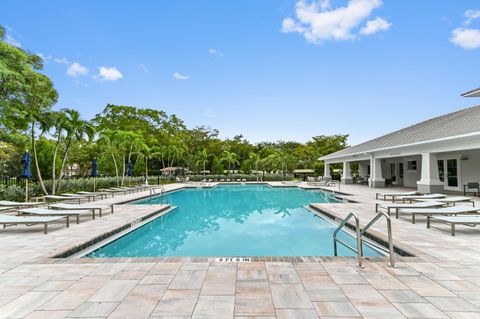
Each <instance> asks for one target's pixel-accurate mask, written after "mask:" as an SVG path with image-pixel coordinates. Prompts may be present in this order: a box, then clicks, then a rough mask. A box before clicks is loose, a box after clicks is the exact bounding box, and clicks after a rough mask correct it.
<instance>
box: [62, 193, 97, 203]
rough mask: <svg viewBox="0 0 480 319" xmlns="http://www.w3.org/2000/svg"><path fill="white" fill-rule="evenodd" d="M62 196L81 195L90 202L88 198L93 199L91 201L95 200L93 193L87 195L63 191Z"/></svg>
mask: <svg viewBox="0 0 480 319" xmlns="http://www.w3.org/2000/svg"><path fill="white" fill-rule="evenodd" d="M62 196H67V197H72V198H77V197H83V198H86V199H88V201H89V202H90V200H92V199H93V201H95V197H96V196H94V195H88V194H72V193H64V194H62Z"/></svg>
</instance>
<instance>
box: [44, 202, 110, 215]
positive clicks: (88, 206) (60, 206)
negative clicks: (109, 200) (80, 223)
mask: <svg viewBox="0 0 480 319" xmlns="http://www.w3.org/2000/svg"><path fill="white" fill-rule="evenodd" d="M109 207H110V211H111V213H112V214H113V205H110V206H108V205H95V204H82V205H74V204H65V203H59V204H52V205H49V208H53V209H64V210H98V213H99V215H100V217H102V210H103V209H108V208H109Z"/></svg>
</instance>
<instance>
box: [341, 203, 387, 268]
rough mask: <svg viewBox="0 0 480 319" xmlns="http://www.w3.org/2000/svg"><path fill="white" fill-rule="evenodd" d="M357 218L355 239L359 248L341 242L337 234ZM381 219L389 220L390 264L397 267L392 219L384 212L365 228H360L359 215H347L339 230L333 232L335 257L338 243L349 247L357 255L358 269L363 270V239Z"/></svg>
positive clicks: (352, 213)
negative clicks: (351, 220) (352, 219)
mask: <svg viewBox="0 0 480 319" xmlns="http://www.w3.org/2000/svg"><path fill="white" fill-rule="evenodd" d="M352 217H353V218H355V237H356V239H357V248H355V247H353V246H351V245H349V244H347V243H346V242H344V241H342V240H340V239H338V238H337V234H338V232H339V231H340V230H341V229H342V228H343V227H344V226H345V225H346V224H347V222H348V221H349V220H350V219H351V218H352ZM381 217H385V219H386V220H387V232H388V250H389V254H390V263H389V266H390V267H395V260H394V256H393V254H394V251H393V237H392V222H391V219H390V216H388V215H387V214H385V213H384V212H379V213H378V214H377V215H376V216H375V217H374V218H372V220H370V222H369V223H368V224H367V225H366V226H365V227H363V228H360V218H359V217H358V215H357V214H356V213H354V212H351V213H349V214H348V215H347V217H346V218H345V219H344V220H343V221H342V222H341V223H340V225H338V227H337V229H335V231H334V232H333V252H334V254H335V256H337V255H338V254H337V252H338V250H337V242H338V243H340V244H342V245H344V246H345V247H347V248H348V249H350V250H352V251H353V252H355V253H357V265H358V267H361V268H363V260H362V256H363V251H362V248H363V246H362V241H363V240H362V237H363V235H364V234H365V233H366V232H367V230H368V229H369V228H370V227H371V226H372V225H373V224H375V223H376V222H377V221H378V220H379V219H380V218H381Z"/></svg>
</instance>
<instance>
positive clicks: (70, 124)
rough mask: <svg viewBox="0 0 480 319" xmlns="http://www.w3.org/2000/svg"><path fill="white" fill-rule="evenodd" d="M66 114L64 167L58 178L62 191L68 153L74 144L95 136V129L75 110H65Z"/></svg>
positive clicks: (58, 187) (58, 185) (58, 184)
mask: <svg viewBox="0 0 480 319" xmlns="http://www.w3.org/2000/svg"><path fill="white" fill-rule="evenodd" d="M63 112H65V124H64V125H65V130H66V133H67V136H66V137H65V141H66V144H65V150H64V152H63V159H62V166H61V167H60V176H59V177H58V183H57V190H60V182H61V180H62V176H63V172H64V169H65V163H66V162H67V158H68V152H69V151H70V147H71V146H72V142H79V141H81V140H83V139H84V137H87V138H88V139H89V140H91V139H92V138H93V136H94V135H95V129H94V127H93V125H92V123H90V122H89V121H85V120H82V119H81V118H80V113H79V112H78V111H76V110H73V109H63Z"/></svg>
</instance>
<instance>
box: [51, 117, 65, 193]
mask: <svg viewBox="0 0 480 319" xmlns="http://www.w3.org/2000/svg"><path fill="white" fill-rule="evenodd" d="M51 118H52V121H53V127H54V128H55V131H54V133H53V137H55V138H56V142H55V149H54V151H53V158H52V194H53V195H55V187H56V179H57V174H56V168H57V155H58V151H59V149H60V144H61V141H62V137H63V133H64V131H65V130H66V129H67V127H66V125H67V116H66V114H65V112H64V111H59V112H52V113H51Z"/></svg>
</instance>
